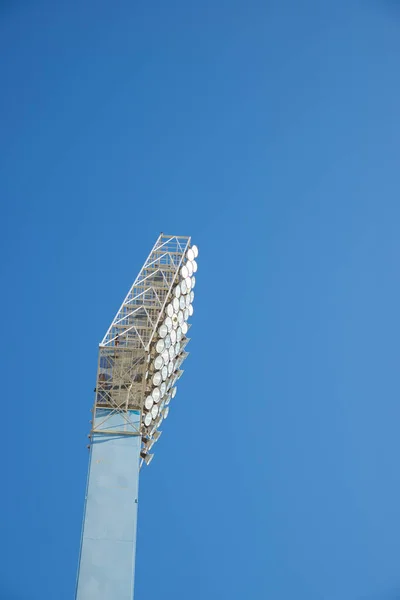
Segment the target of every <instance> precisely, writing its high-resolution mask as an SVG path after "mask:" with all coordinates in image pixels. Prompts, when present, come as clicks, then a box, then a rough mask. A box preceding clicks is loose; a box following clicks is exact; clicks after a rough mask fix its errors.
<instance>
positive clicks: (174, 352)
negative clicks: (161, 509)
mask: <svg viewBox="0 0 400 600" xmlns="http://www.w3.org/2000/svg"><path fill="white" fill-rule="evenodd" d="M197 255H198V250H197V247H196V246H194V245H192V244H191V238H190V237H185V236H170V235H164V234H161V235H160V236H159V238H158V239H157V241H156V243H155V245H154V247H153V249H152V251H151V252H150V254H149V256H148V258H147V260H146V262H145V264H144V265H143V267H142V269H141V271H140V273H139V275H138V276H137V278H136V280H135V282H134V284H133V285H132V287H131V289H130V290H129V292H128V295H127V296H126V298H125V300H124V301H123V303H122V305H121V307H120V309H119V311H118V312H117V314H116V316H115V318H114V320H113V322H112V323H111V325H110V327H109V329H108V331H107V333H106V335H105V336H104V338H103V340H102V342H101V343H100V346H99V360H98V369H97V384H96V389H95V401H94V407H93V409H92V411H93V419H92V429H91V432H90V435H89V437H90V444H89V449H90V455H89V472H88V480H87V489H86V497H85V509H84V518H83V528H82V539H81V549H80V557H79V568H78V577H77V586H76V596H75V598H76V600H132V599H133V586H134V568H135V549H136V524H137V506H138V485H139V471H140V468H141V467H142V465H143V464H146V465H148V464H150V462H151V460H152V458H153V454H152V452H150V451H152V450H153V446H154V444H155V443H156V441H157V440H158V439H159V437H160V435H161V431H160V426H161V423H162V422H163V420H164V419H166V418H167V416H168V413H169V409H170V402H171V400H172V399H173V398H174V397H175V394H176V390H177V388H176V383H177V381H178V379H179V378H180V377H181V375H182V373H183V371H182V363H183V361H184V360H185V358H186V356H187V352H186V345H187V343H188V341H189V338H188V336H187V334H188V330H189V327H190V325H189V323H188V321H189V318H190V317H191V316H192V314H193V299H194V292H193V288H194V286H195V284H196V279H195V275H194V274H195V273H196V271H197V263H196V258H197Z"/></svg>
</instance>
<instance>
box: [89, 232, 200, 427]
mask: <svg viewBox="0 0 400 600" xmlns="http://www.w3.org/2000/svg"><path fill="white" fill-rule="evenodd" d="M189 244H190V237H186V236H169V235H165V234H161V235H160V236H159V238H158V239H157V241H156V243H155V245H154V247H153V249H152V251H151V252H150V254H149V256H148V258H147V260H146V262H145V264H144V265H143V267H142V269H141V271H140V273H139V275H138V276H137V278H136V280H135V282H134V283H133V285H132V287H131V289H130V290H129V292H128V294H127V296H126V298H125V300H124V301H123V303H122V305H121V307H120V309H119V310H118V312H117V314H116V316H115V318H114V320H113V322H112V323H111V325H110V327H109V328H108V331H107V333H106V335H105V336H104V338H103V340H102V342H101V343H100V346H99V361H98V370H97V385H96V390H95V392H96V396H95V405H94V410H93V413H94V414H93V427H92V433H104V434H107V435H110V434H118V435H140V430H141V419H140V420H139V423H138V420H137V417H134V416H133V411H136V414H137V411H140V412H141V411H142V409H143V402H144V397H145V390H146V373H147V371H148V363H149V360H150V351H151V345H152V342H153V339H154V336H155V333H156V331H157V328H158V325H159V322H160V319H161V318H162V315H163V312H164V309H165V305H166V303H167V301H168V298H170V296H171V290H172V288H173V286H174V285H175V283H176V281H177V279H178V274H179V270H180V267H181V264H182V261H183V258H184V256H185V253H186V251H187V249H188V247H189Z"/></svg>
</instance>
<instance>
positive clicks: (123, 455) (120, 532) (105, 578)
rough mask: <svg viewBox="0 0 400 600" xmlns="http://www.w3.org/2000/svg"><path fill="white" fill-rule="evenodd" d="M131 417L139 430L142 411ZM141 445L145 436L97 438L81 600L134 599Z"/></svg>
mask: <svg viewBox="0 0 400 600" xmlns="http://www.w3.org/2000/svg"><path fill="white" fill-rule="evenodd" d="M129 418H130V420H131V421H137V424H138V429H139V423H140V411H134V410H131V411H129ZM119 419H121V423H118V422H116V421H118V420H119ZM122 419H123V417H122V414H118V413H116V414H115V415H113V420H114V421H115V422H114V424H115V426H116V427H117V428H118V426H122V425H124V423H123V422H122ZM140 446H141V438H140V435H122V434H121V435H119V434H117V435H115V434H114V435H110V434H105V433H103V434H102V433H94V434H93V437H92V445H91V449H90V459H89V474H88V482H87V490H86V499H85V511H84V519H83V528H82V540H81V551H80V557H79V567H78V578H77V586H76V596H75V598H76V600H133V585H134V569H135V550H136V528H137V508H138V488H139V460H140Z"/></svg>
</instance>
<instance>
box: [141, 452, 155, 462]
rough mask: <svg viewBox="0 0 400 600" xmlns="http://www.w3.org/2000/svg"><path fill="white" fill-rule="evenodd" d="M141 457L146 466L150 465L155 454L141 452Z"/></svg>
mask: <svg viewBox="0 0 400 600" xmlns="http://www.w3.org/2000/svg"><path fill="white" fill-rule="evenodd" d="M140 456H141V457H142V458H143V460H144V462H145V463H146V465H149V464H150V463H151V461H152V460H153V458H154V454H146V453H145V452H141V453H140Z"/></svg>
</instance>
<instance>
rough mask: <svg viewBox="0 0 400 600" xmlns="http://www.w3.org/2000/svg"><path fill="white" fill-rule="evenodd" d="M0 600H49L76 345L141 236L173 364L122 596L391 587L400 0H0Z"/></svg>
mask: <svg viewBox="0 0 400 600" xmlns="http://www.w3.org/2000/svg"><path fill="white" fill-rule="evenodd" d="M0 57H1V58H0V132H1V133H0V198H1V215H0V217H1V231H2V236H1V242H0V243H1V250H2V261H1V281H2V284H3V285H2V294H1V297H0V302H1V309H2V310H1V314H2V315H3V317H2V328H1V337H2V344H1V351H0V352H1V366H2V394H1V397H2V405H3V411H2V414H3V418H2V425H3V427H2V438H1V439H2V444H1V447H2V461H1V463H2V473H3V475H2V478H1V479H2V491H1V496H0V515H1V517H0V520H1V523H0V530H1V547H2V559H1V561H0V600H47V599H49V600H71V599H72V598H73V594H74V587H75V577H76V567H77V560H78V550H79V541H80V530H81V519H82V509H83V500H84V491H85V481H86V472H87V460H88V452H87V449H86V444H87V437H86V436H87V434H88V432H89V427H90V425H89V419H90V412H89V411H90V407H91V405H92V402H93V387H94V384H95V374H96V373H95V371H96V361H97V344H98V343H99V341H100V340H101V338H102V336H103V334H104V332H105V330H106V328H107V326H108V324H109V322H110V321H111V319H112V318H113V316H114V313H115V312H116V310H117V308H118V307H119V305H120V302H121V301H122V299H123V297H124V296H125V294H126V292H127V290H128V288H129V286H130V285H131V283H132V281H133V279H134V277H135V276H136V273H137V272H138V270H139V269H140V267H141V265H142V263H143V262H144V260H145V258H146V256H147V254H148V252H149V250H150V248H151V246H152V245H153V243H154V241H155V239H156V237H157V236H158V234H159V233H160V231H163V232H165V233H177V234H181V235H192V236H193V240H194V241H195V243H197V244H198V246H199V249H200V254H199V272H198V277H197V289H196V291H197V294H196V301H195V304H196V305H195V315H194V321H193V328H192V330H191V332H192V341H191V343H190V346H191V347H190V351H191V355H190V357H189V358H188V360H187V362H186V372H185V374H184V377H183V378H182V380H181V384H180V389H179V393H178V395H177V397H176V400H175V401H174V402H175V404H174V406H173V407H172V409H171V412H170V417H169V419H168V421H166V423H165V426H164V433H163V436H162V438H161V440H160V442H159V444H158V445H157V450H156V456H155V459H154V461H153V463H152V465H151V467H150V468H148V469H147V470H144V471H143V472H142V476H141V483H140V498H139V517H140V518H139V533H138V549H137V552H138V554H137V579H136V598H137V599H138V600H140V599H143V598H146V600H153V599H154V600H155V599H159V598H161V597H162V598H167V599H171V600H172V599H173V600H188V599H190V600H205V599H207V600H221V599H222V598H228V599H229V600H239V599H240V600H243V599H244V598H245V599H250V600H267V599H268V600H269V599H271V600H395V599H398V598H400V570H399V564H400V468H399V462H400V460H399V459H400V435H399V430H400V394H399V392H400V389H399V388H400V386H399V361H400V350H399V339H400V319H399V306H400V283H399V263H400V237H399V221H400V201H399V195H400V194H399V193H400V183H399V175H400V164H399V159H400V150H399V139H400V109H399V106H400V78H399V72H400V68H399V65H400V4H399V3H398V2H395V0H392V1H385V0H380V1H379V0H359V1H356V0H337V1H336V2H321V1H320V0H304V1H301V2H300V1H298V0H263V1H261V0H247V1H245V0H231V1H229V2H228V1H223V0H202V1H201V2H194V1H184V0H171V1H169V2H165V1H161V0H154V1H153V2H145V1H136V0H134V1H130V2H128V1H127V0H121V1H120V2H110V1H108V2H101V1H100V2H99V1H96V2H95V1H94V0H87V1H82V0H70V1H68V2H66V1H64V2H62V1H59V2H50V1H49V0H37V1H29V0H20V1H18V0H8V1H7V0H3V1H2V2H0Z"/></svg>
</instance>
